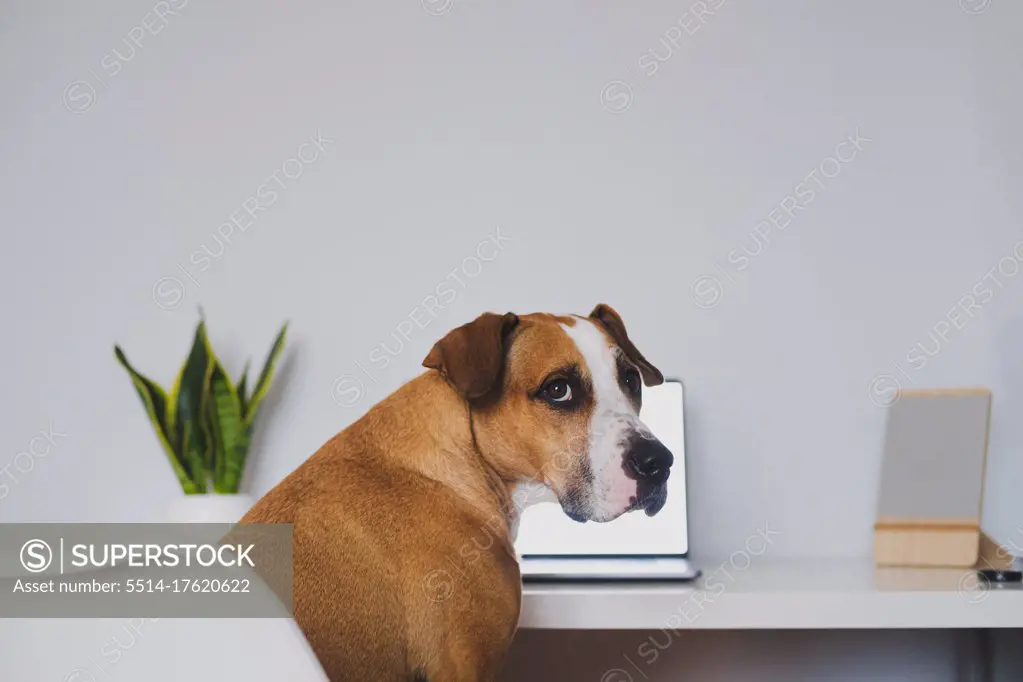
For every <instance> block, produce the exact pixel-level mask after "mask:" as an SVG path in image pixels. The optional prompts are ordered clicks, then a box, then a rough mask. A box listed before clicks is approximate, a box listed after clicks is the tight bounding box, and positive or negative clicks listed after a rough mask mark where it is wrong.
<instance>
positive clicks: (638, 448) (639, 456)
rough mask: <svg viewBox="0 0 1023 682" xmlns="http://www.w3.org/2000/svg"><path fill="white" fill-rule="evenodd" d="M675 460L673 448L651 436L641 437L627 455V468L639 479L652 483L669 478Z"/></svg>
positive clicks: (661, 481)
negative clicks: (665, 445) (672, 452)
mask: <svg viewBox="0 0 1023 682" xmlns="http://www.w3.org/2000/svg"><path fill="white" fill-rule="evenodd" d="M674 461H675V458H674V457H673V456H672V454H671V450H669V449H668V448H666V447H664V444H663V443H661V441H659V440H655V439H651V438H639V439H638V440H637V441H636V442H635V443H634V444H633V446H632V447H631V448H629V452H628V454H627V455H626V456H625V466H626V470H627V471H631V472H632V474H633V475H634V476H635V478H636V480H637V481H649V482H650V483H663V482H664V481H666V480H668V474H669V473H670V470H671V465H672V464H673V463H674Z"/></svg>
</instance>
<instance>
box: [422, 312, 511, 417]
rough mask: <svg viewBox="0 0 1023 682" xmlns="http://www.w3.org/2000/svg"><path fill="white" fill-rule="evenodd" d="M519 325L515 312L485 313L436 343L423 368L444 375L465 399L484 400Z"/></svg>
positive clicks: (501, 366)
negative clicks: (506, 344)
mask: <svg viewBox="0 0 1023 682" xmlns="http://www.w3.org/2000/svg"><path fill="white" fill-rule="evenodd" d="M518 324H519V318H518V316H517V315H515V314H514V313H506V314H504V315H495V314H494V313H483V314H482V315H480V316H479V317H477V318H476V319H475V320H473V321H472V322H469V323H468V324H463V325H462V326H461V327H458V328H457V329H453V330H451V331H450V332H448V334H447V336H445V337H444V338H443V339H441V340H440V341H438V342H437V343H436V344H434V346H433V348H432V349H431V350H430V353H429V355H427V356H426V359H425V360H423V366H424V367H429V368H430V369H435V370H437V371H439V372H440V373H441V374H443V375H444V376H445V378H447V380H448V381H449V382H450V383H451V385H452V386H454V387H455V389H456V390H457V391H458V392H459V393H461V394H462V396H463V397H464V398H465V399H466V400H474V399H476V398H481V397H483V396H484V395H486V394H487V393H488V392H490V389H491V388H493V387H494V384H496V383H497V380H498V378H499V377H500V376H501V370H502V369H503V368H504V357H505V352H506V350H507V348H506V347H505V342H506V340H507V338H508V334H509V333H511V331H512V330H513V329H515V327H516V326H517V325H518Z"/></svg>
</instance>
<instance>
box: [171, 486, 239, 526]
mask: <svg viewBox="0 0 1023 682" xmlns="http://www.w3.org/2000/svg"><path fill="white" fill-rule="evenodd" d="M255 503H256V500H255V499H253V497H252V496H251V495H246V494H245V493H237V494H235V495H221V494H218V493H209V494H206V495H185V494H182V495H181V497H179V498H177V499H176V500H174V501H173V502H171V505H170V509H169V510H168V519H167V520H168V521H169V522H171V523H237V522H238V521H240V520H241V518H242V517H243V516H245V513H246V512H248V511H249V509H251V508H252V506H253V505H254V504H255Z"/></svg>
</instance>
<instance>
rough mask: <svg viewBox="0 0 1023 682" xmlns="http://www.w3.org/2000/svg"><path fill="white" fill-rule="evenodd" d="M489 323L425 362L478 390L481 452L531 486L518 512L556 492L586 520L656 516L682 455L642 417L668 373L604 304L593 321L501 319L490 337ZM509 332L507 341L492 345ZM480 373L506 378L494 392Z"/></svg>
mask: <svg viewBox="0 0 1023 682" xmlns="http://www.w3.org/2000/svg"><path fill="white" fill-rule="evenodd" d="M481 320H484V318H482V317H481V318H479V319H478V320H477V321H476V322H473V323H470V324H469V325H465V326H464V327H463V328H459V329H460V330H461V331H459V330H456V332H452V334H449V337H446V339H445V340H442V341H441V342H440V343H438V347H437V348H439V349H440V350H437V351H436V353H434V352H431V356H430V357H428V358H427V362H426V363H424V364H427V366H430V367H437V368H440V369H442V371H444V372H445V373H446V374H447V376H448V379H449V380H450V381H452V383H453V384H456V387H457V386H459V385H461V386H463V388H461V389H460V390H461V391H462V392H463V394H466V393H468V394H469V395H468V396H467V397H468V398H469V405H470V408H471V411H472V420H473V431H474V435H475V438H476V441H477V444H478V446H479V448H480V452H481V453H482V454H483V456H484V457H486V458H487V459H488V461H489V464H490V465H491V466H492V467H493V468H494V469H495V470H496V471H497V472H498V473H499V474H500V475H501V476H502V477H503V478H504V479H505V480H507V481H510V482H518V483H522V484H523V485H522V486H520V487H518V488H517V490H516V493H515V495H514V497H515V498H516V499H515V502H516V504H517V506H519V507H523V506H527V505H528V504H530V503H532V502H537V501H541V499H543V496H542V495H538V492H540V491H541V490H543V489H544V488H546V489H549V491H552V492H553V493H554V495H555V496H556V497H557V499H558V501H559V502H560V503H561V506H562V508H563V509H564V511H565V513H566V514H568V516H570V517H571V518H573V519H575V520H577V521H610V520H612V519H615V518H617V517H618V516H621V515H622V514H624V513H625V512H627V511H631V510H633V509H644V510H645V511H646V513H647V514H648V515H651V516H652V515H653V514H656V513H657V512H658V511H659V510H660V509H661V507H663V506H664V502H665V499H666V481H667V478H668V473H669V470H670V466H671V464H672V455H671V452H670V451H669V450H668V449H667V448H666V447H665V446H664V445H663V444H661V443H660V442H659V441H658V440H657V439H656V438H654V437H653V435H652V434H651V432H650V430H649V429H648V428H647V427H646V426H645V425H644V424H643V423H642V422H641V421H640V419H639V410H640V406H641V404H642V390H643V383H644V381H645V382H646V384H647V385H656V384H659V383H661V382H662V381H663V377H662V376H661V373H660V372H659V371H658V370H657V369H656V368H655V367H654V366H653V365H651V364H650V363H649V362H648V361H647V360H646V359H645V358H644V357H643V356H642V354H640V353H639V351H638V350H637V349H636V347H635V346H634V345H633V344H632V342H631V341H630V340H629V338H628V335H627V333H626V331H625V326H624V324H623V323H622V321H621V318H620V317H618V315H617V313H615V312H614V310H612V309H611V308H610V307H608V306H605V305H599V306H597V307H596V308H595V309H594V311H593V313H591V314H590V316H589V317H580V316H565V317H555V316H553V315H547V314H542V313H537V314H531V315H523V316H515V315H506V316H504V317H503V318H502V317H500V316H496V315H492V316H486V326H487V327H489V328H490V331H488V332H486V333H484V334H480V328H482V327H483V325H481V324H480V321H481ZM499 321H500V324H499ZM474 325H475V326H476V327H477V328H476V329H473V326H474ZM497 329H499V330H500V331H499V333H500V335H501V338H500V339H499V340H498V341H497V345H496V347H488V344H490V343H491V342H492V340H491V339H490V337H491V336H492V335H493V334H494V333H495V332H494V330H497ZM456 334H457V336H456ZM452 337H453V338H452ZM448 339H451V340H448ZM445 344H446V345H445ZM442 346H443V347H442ZM494 354H497V355H498V356H499V358H500V359H499V361H498V363H497V368H496V369H494V367H493V362H492V357H491V356H493V355H494ZM466 363H469V364H470V365H472V367H470V368H469V369H466V368H465V365H466ZM480 366H484V367H490V371H492V372H494V376H493V384H494V385H493V386H492V387H488V386H487V382H486V381H485V380H484V381H479V380H478V377H479V375H480V369H479V367H480ZM459 373H461V374H459ZM484 373H485V372H484ZM473 393H475V395H472V394H473ZM536 484H539V485H540V486H542V488H540V487H539V486H537V485H536Z"/></svg>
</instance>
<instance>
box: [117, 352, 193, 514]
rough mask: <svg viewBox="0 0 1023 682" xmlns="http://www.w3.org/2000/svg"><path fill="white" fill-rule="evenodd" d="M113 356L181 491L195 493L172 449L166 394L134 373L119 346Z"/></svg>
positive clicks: (183, 467)
mask: <svg viewBox="0 0 1023 682" xmlns="http://www.w3.org/2000/svg"><path fill="white" fill-rule="evenodd" d="M114 356H115V357H116V358H117V361H118V362H119V363H120V364H121V366H122V367H124V369H125V370H127V372H128V375H129V376H130V377H131V381H132V384H134V386H135V390H136V391H137V392H138V394H139V398H140V399H141V400H142V404H143V406H144V407H145V409H146V414H147V415H148V416H149V421H150V422H151V423H152V424H153V430H154V431H156V436H157V438H158V439H159V441H160V445H161V446H162V447H163V450H164V452H165V453H166V454H167V458H168V459H169V460H170V463H171V468H172V469H173V470H174V474H175V475H176V476H177V477H178V482H179V483H180V484H181V489H182V490H184V491H185V492H186V493H189V494H191V493H195V492H197V489H196V486H195V483H194V482H193V481H192V480H191V479H190V478H189V476H188V471H187V467H186V466H185V462H184V460H183V459H182V457H181V455H180V453H179V452H176V451H175V448H174V443H175V442H176V440H175V439H174V438H172V434H171V432H170V429H169V428H168V422H167V419H168V415H167V412H168V409H167V408H168V402H167V394H166V393H164V390H163V389H162V388H160V386H158V385H157V384H156V383H154V382H152V381H150V380H149V379H147V378H146V377H144V376H142V375H141V374H139V373H138V372H136V371H135V369H134V368H133V367H132V366H131V364H130V363H129V362H128V358H127V357H125V355H124V351H122V350H121V348H120V347H119V346H114Z"/></svg>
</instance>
